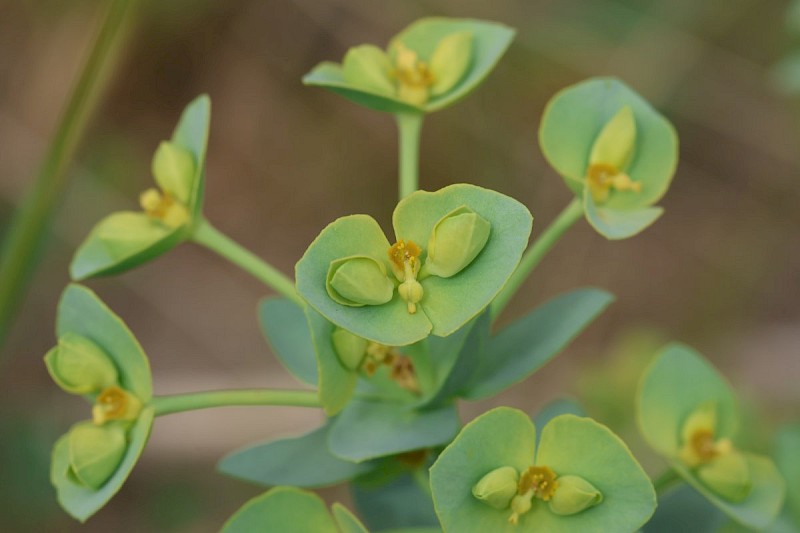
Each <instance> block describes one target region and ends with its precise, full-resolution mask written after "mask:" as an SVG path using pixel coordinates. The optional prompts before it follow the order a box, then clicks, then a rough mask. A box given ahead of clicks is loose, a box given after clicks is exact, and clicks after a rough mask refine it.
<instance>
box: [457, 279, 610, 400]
mask: <svg viewBox="0 0 800 533" xmlns="http://www.w3.org/2000/svg"><path fill="white" fill-rule="evenodd" d="M613 300H614V297H613V296H612V295H611V294H609V293H607V292H605V291H602V290H599V289H579V290H575V291H571V292H569V293H566V294H562V295H560V296H557V297H556V298H554V299H552V300H550V301H548V302H547V303H545V304H544V305H542V306H540V307H538V308H537V309H535V310H534V311H533V312H531V313H530V314H528V315H527V316H525V317H523V318H521V319H519V320H517V321H516V322H514V323H513V324H511V325H510V326H508V327H507V328H505V329H503V330H502V331H500V332H499V333H498V334H496V335H494V336H492V337H491V338H490V339H489V341H488V343H487V346H486V348H484V350H483V355H482V360H481V365H480V366H479V367H477V369H476V371H475V378H474V379H475V380H476V381H475V382H474V383H473V384H472V385H471V386H470V387H469V388H467V389H466V390H465V391H464V396H465V397H466V398H468V399H472V400H477V399H482V398H488V397H490V396H494V395H495V394H497V393H499V392H500V391H502V390H504V389H506V388H507V387H510V386H511V385H513V384H515V383H518V382H520V381H523V380H524V379H526V378H527V377H528V376H530V375H531V374H533V373H534V372H536V371H537V370H538V369H539V368H541V367H542V366H543V365H545V364H546V363H547V362H548V361H550V359H552V358H553V357H555V356H556V355H557V354H558V353H559V352H560V351H561V350H563V349H564V348H565V347H566V346H567V345H568V344H569V343H570V342H571V341H572V339H574V338H575V337H576V336H577V335H578V334H579V333H580V332H581V331H582V330H583V329H584V328H586V327H587V326H588V325H589V324H590V323H591V322H592V321H593V320H594V319H595V318H596V317H597V316H598V315H599V314H600V313H602V312H603V311H604V310H605V308H606V307H608V305H609V304H610V303H611V302H612V301H613Z"/></svg>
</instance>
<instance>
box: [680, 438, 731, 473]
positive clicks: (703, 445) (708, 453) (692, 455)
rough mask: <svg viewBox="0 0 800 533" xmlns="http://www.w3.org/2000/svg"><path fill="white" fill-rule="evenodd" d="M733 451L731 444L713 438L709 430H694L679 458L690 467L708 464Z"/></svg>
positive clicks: (727, 441)
mask: <svg viewBox="0 0 800 533" xmlns="http://www.w3.org/2000/svg"><path fill="white" fill-rule="evenodd" d="M731 451H733V443H731V441H730V440H729V439H719V440H716V439H715V438H714V432H713V431H712V430H711V429H707V428H699V429H696V430H695V431H694V432H693V433H692V434H691V435H690V436H689V438H688V440H687V441H686V442H685V443H684V445H683V449H681V452H680V456H681V459H682V460H683V462H685V463H686V464H687V465H689V466H690V467H694V466H698V465H701V464H705V463H708V462H710V461H711V460H712V459H714V458H716V457H719V456H720V455H724V454H726V453H730V452H731Z"/></svg>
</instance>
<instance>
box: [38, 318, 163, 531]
mask: <svg viewBox="0 0 800 533" xmlns="http://www.w3.org/2000/svg"><path fill="white" fill-rule="evenodd" d="M87 321H91V320H90V319H87ZM152 425H153V409H152V408H151V407H146V408H144V409H143V410H142V412H141V413H140V414H139V418H138V419H137V420H136V422H135V423H134V424H133V427H131V429H130V430H129V434H128V441H129V444H128V448H127V450H126V451H125V455H124V457H123V458H122V461H121V462H120V465H119V467H118V468H117V470H116V472H114V474H113V475H112V476H111V478H110V479H109V480H108V481H106V482H105V484H104V485H103V486H101V487H100V488H99V489H98V490H92V489H90V488H88V487H85V486H83V485H80V484H78V483H77V482H76V480H75V479H74V478H73V477H72V476H71V475H69V469H70V463H69V441H68V435H64V436H62V437H61V438H60V439H59V440H58V441H57V442H56V444H55V446H54V448H53V458H52V462H51V467H50V482H51V483H52V484H53V486H54V487H55V489H56V493H57V496H58V502H59V503H60V504H61V507H63V508H64V510H65V511H66V512H67V513H69V514H70V515H71V516H73V517H74V518H75V519H77V520H80V521H81V522H85V521H86V520H87V519H88V518H89V517H90V516H92V515H93V514H95V513H96V512H97V511H99V510H100V509H101V508H102V507H103V506H104V505H105V504H106V503H108V501H109V500H110V499H111V498H112V497H113V496H114V495H115V494H116V493H117V492H118V491H119V489H120V488H122V484H123V483H124V482H125V480H126V479H127V478H128V475H129V474H130V473H131V470H133V467H134V465H135V464H136V461H138V460H139V456H140V455H141V454H142V450H144V446H145V444H146V443H147V439H148V437H149V436H150V428H151V427H152Z"/></svg>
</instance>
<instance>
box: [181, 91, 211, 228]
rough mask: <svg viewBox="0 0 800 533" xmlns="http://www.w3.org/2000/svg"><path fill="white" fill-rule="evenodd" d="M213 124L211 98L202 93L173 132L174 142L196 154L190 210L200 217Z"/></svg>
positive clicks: (184, 112) (183, 114) (188, 108)
mask: <svg viewBox="0 0 800 533" xmlns="http://www.w3.org/2000/svg"><path fill="white" fill-rule="evenodd" d="M210 124H211V99H210V98H209V97H208V95H206V94H202V95H200V96H198V97H197V98H195V99H194V100H192V101H191V102H190V103H189V105H187V106H186V108H185V109H184V110H183V113H182V114H181V118H180V120H179V121H178V125H177V126H176V127H175V131H174V132H173V134H172V142H174V143H176V144H178V145H179V146H182V147H183V148H185V149H186V150H188V151H189V152H191V154H192V155H193V156H194V161H195V168H194V177H193V179H192V180H191V183H192V187H191V195H190V196H189V204H188V206H189V211H190V212H191V213H192V215H193V218H195V219H196V218H198V217H199V216H200V213H201V211H202V210H203V194H204V191H205V177H206V149H207V147H208V130H209V125H210Z"/></svg>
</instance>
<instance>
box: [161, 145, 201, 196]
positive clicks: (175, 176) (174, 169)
mask: <svg viewBox="0 0 800 533" xmlns="http://www.w3.org/2000/svg"><path fill="white" fill-rule="evenodd" d="M194 169H195V163H194V157H193V156H192V154H191V152H189V151H188V150H186V149H185V148H183V147H181V146H179V145H177V144H175V143H172V142H169V141H163V142H162V143H161V144H159V145H158V149H157V150H156V153H155V154H153V163H152V172H153V177H154V178H155V180H156V183H158V186H159V187H161V189H162V190H163V191H164V192H166V193H169V194H170V195H171V196H173V197H174V198H175V199H177V200H178V201H179V202H181V203H182V204H188V203H189V198H190V197H191V195H192V185H193V183H192V182H193V181H194Z"/></svg>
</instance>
